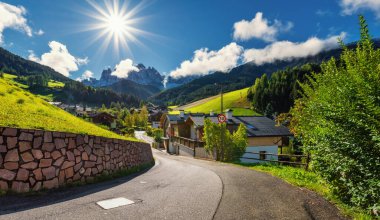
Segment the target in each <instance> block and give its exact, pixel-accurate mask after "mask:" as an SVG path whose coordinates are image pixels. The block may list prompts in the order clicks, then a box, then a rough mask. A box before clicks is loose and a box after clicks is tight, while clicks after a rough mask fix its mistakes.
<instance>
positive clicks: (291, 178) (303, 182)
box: [238, 163, 372, 219]
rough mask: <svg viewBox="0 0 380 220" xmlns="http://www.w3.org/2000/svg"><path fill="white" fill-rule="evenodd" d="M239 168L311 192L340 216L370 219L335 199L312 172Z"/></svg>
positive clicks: (259, 166)
mask: <svg viewBox="0 0 380 220" xmlns="http://www.w3.org/2000/svg"><path fill="white" fill-rule="evenodd" d="M238 164H239V165H241V166H246V167H248V168H249V169H252V170H257V171H262V172H265V173H269V174H271V175H273V176H276V177H279V178H281V179H283V180H285V181H286V182H288V183H290V184H292V185H295V186H298V187H303V188H307V189H309V190H312V191H314V192H316V193H318V194H320V195H321V196H323V197H324V198H326V199H327V200H329V201H330V202H332V203H334V204H335V205H336V206H337V207H338V209H339V210H340V211H341V212H342V214H344V215H346V216H349V217H351V218H353V219H372V217H371V216H370V215H369V214H368V212H367V211H366V210H363V209H360V208H355V207H350V206H348V205H347V204H344V203H343V202H342V201H341V200H339V198H337V197H336V196H335V195H334V194H333V192H332V191H331V190H330V187H329V185H328V184H327V183H326V182H325V181H324V180H323V179H322V177H320V176H319V175H317V174H316V173H314V172H310V171H305V170H304V169H303V168H296V167H290V166H282V165H272V164H241V163H238Z"/></svg>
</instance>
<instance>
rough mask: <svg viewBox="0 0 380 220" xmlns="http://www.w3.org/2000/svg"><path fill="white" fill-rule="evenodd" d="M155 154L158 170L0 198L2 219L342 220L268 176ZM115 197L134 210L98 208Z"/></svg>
mask: <svg viewBox="0 0 380 220" xmlns="http://www.w3.org/2000/svg"><path fill="white" fill-rule="evenodd" d="M153 151H154V157H155V159H156V165H155V166H154V167H152V168H151V169H149V170H147V171H145V172H143V173H140V174H136V175H133V176H130V177H125V178H120V179H116V180H113V181H108V182H103V183H97V184H92V185H88V186H81V187H74V188H69V189H60V190H57V191H53V192H50V193H49V194H47V193H46V194H43V195H37V196H29V197H20V196H5V197H0V219H7V220H11V219H92V220H95V219H340V216H339V215H338V210H337V209H336V208H335V207H334V206H332V205H331V204H330V203H328V202H327V201H325V200H324V199H322V198H320V197H319V196H317V195H316V194H315V193H313V192H310V191H308V190H304V189H300V188H297V187H293V186H291V185H289V184H287V183H285V182H283V181H281V180H280V179H277V178H274V177H272V176H269V175H267V174H264V173H260V172H256V171H252V170H249V169H246V168H243V167H237V166H233V165H228V164H223V163H217V162H211V161H204V160H197V159H193V158H186V157H181V156H171V155H167V154H166V153H164V152H160V151H158V150H153ZM117 197H125V198H127V199H130V200H132V201H134V202H135V204H132V205H128V206H122V207H118V208H114V209H109V210H104V209H102V208H100V207H99V206H98V205H97V204H96V202H98V201H101V200H106V199H111V198H117Z"/></svg>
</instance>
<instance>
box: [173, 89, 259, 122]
mask: <svg viewBox="0 0 380 220" xmlns="http://www.w3.org/2000/svg"><path fill="white" fill-rule="evenodd" d="M247 91H248V88H245V89H240V90H236V91H232V92H228V93H225V94H223V109H224V110H226V109H232V110H233V115H234V116H242V115H245V116H254V115H259V114H258V113H256V112H255V111H253V110H251V109H250V102H249V100H248V99H247ZM180 109H184V110H185V111H187V112H192V113H206V114H207V113H210V111H211V110H212V111H214V112H215V113H218V112H220V95H218V96H213V97H209V98H206V99H202V100H199V101H196V102H193V103H189V104H187V105H183V106H179V107H177V108H175V109H174V111H172V112H171V113H172V114H178V111H179V110H180Z"/></svg>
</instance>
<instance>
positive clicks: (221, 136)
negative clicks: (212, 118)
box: [220, 83, 227, 160]
mask: <svg viewBox="0 0 380 220" xmlns="http://www.w3.org/2000/svg"><path fill="white" fill-rule="evenodd" d="M220 114H223V84H222V83H221V84H220ZM226 126H227V125H226ZM220 138H221V139H222V140H221V144H222V146H221V147H222V149H221V151H222V157H223V155H224V140H223V138H224V137H223V130H222V127H221V129H220ZM220 159H221V160H223V158H220Z"/></svg>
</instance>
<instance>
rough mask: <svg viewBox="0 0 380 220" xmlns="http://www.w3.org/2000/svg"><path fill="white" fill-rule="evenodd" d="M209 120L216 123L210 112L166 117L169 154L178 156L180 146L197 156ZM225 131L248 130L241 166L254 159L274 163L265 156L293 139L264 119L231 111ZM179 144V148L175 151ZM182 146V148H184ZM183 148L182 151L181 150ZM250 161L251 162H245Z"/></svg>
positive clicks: (164, 122) (165, 126) (286, 130)
mask: <svg viewBox="0 0 380 220" xmlns="http://www.w3.org/2000/svg"><path fill="white" fill-rule="evenodd" d="M206 118H208V119H210V120H211V121H212V122H213V123H219V121H218V117H217V115H214V114H213V113H212V112H211V113H210V115H206V114H185V113H184V111H180V114H179V115H167V116H166V118H165V119H164V120H163V123H162V124H163V129H164V136H165V137H166V138H167V139H168V140H169V141H168V142H167V143H166V145H167V146H166V147H167V149H168V151H169V152H172V153H178V152H177V151H179V150H180V148H181V147H182V145H186V144H188V145H190V146H188V147H190V148H193V151H194V152H193V154H194V155H196V152H195V151H196V150H197V149H196V147H199V146H203V145H204V143H203V135H204V130H203V128H204V120H205V119H206ZM226 118H227V121H226V123H227V129H228V130H229V131H230V132H233V131H236V130H237V129H238V127H239V125H240V124H244V125H245V126H246V128H247V142H248V146H247V149H246V152H254V153H258V154H249V153H246V154H245V155H243V157H244V158H242V159H241V160H242V162H255V160H254V159H264V160H265V159H271V160H272V159H273V160H276V159H277V156H274V155H273V156H270V158H268V157H267V156H268V155H267V154H268V153H269V154H278V149H279V147H280V148H281V147H282V146H283V145H285V144H287V143H288V138H289V137H291V136H293V135H292V134H291V133H290V131H289V129H288V128H286V127H285V126H282V125H280V126H277V125H276V122H275V121H273V120H271V119H269V118H267V117H264V116H233V115H232V110H227V111H226ZM178 142H179V144H180V145H181V147H178ZM183 143H185V144H183ZM182 148H183V147H182ZM246 158H252V159H246Z"/></svg>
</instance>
